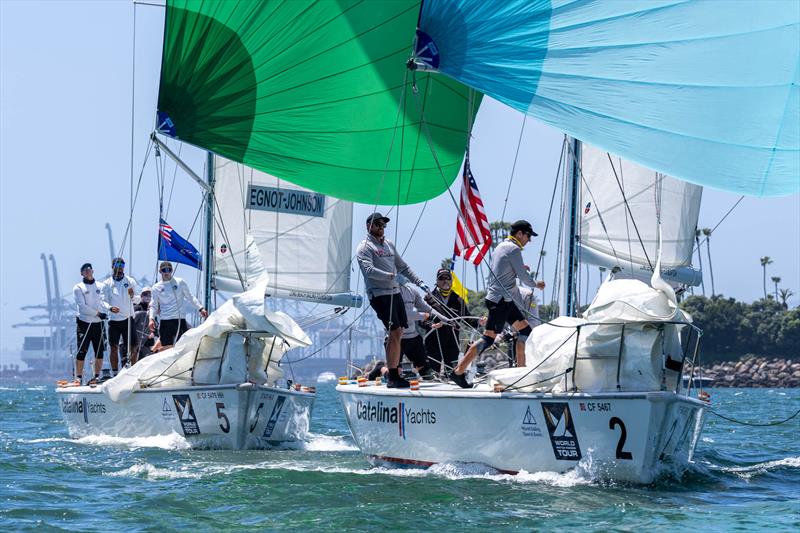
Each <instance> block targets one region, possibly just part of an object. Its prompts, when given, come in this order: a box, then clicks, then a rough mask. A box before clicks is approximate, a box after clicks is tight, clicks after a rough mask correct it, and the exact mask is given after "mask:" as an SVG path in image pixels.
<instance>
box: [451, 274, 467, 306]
mask: <svg viewBox="0 0 800 533" xmlns="http://www.w3.org/2000/svg"><path fill="white" fill-rule="evenodd" d="M450 274H451V275H452V276H453V285H452V286H451V287H450V290H451V291H453V292H454V293H456V294H458V295H459V296H461V298H462V299H463V300H464V302H465V303H469V298H468V297H467V288H466V287H464V286H463V285H462V284H461V280H460V279H458V277H457V276H456V273H455V272H453V271H452V270H451V271H450Z"/></svg>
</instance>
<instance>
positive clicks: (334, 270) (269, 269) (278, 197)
mask: <svg viewBox="0 0 800 533" xmlns="http://www.w3.org/2000/svg"><path fill="white" fill-rule="evenodd" d="M214 169H215V170H214V174H215V187H214V194H215V195H216V207H217V212H216V215H215V218H216V223H215V228H214V243H215V252H214V287H215V288H216V289H219V290H226V291H234V292H236V291H241V290H244V289H246V288H247V287H248V286H251V285H252V284H254V283H258V282H260V281H263V280H268V281H267V286H268V290H269V293H270V295H273V296H279V297H288V298H294V299H300V300H310V301H319V302H323V303H325V302H327V303H333V304H338V305H354V304H357V303H358V302H357V300H355V299H354V297H353V296H352V295H351V294H350V260H351V246H352V244H351V242H352V224H353V206H352V203H351V202H348V201H345V200H339V199H337V198H332V197H330V196H325V195H323V194H320V193H315V192H313V191H310V190H308V189H304V188H302V187H299V186H297V185H293V184H291V183H288V182H286V181H284V180H281V179H278V178H276V177H275V176H271V175H269V174H266V173H264V172H260V171H257V170H253V169H251V168H249V167H246V166H245V165H242V164H239V163H236V162H233V161H230V160H228V159H225V158H223V157H219V156H216V157H215V158H214ZM243 285H245V287H243Z"/></svg>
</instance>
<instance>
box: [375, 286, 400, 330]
mask: <svg viewBox="0 0 800 533" xmlns="http://www.w3.org/2000/svg"><path fill="white" fill-rule="evenodd" d="M369 305H371V306H372V308H373V309H374V310H375V314H377V315H378V318H380V320H381V322H383V327H385V328H386V329H389V330H392V329H398V328H407V327H408V317H407V316H406V306H405V304H404V303H403V296H402V295H401V294H400V293H399V292H398V293H397V294H386V295H383V296H373V297H372V298H370V300H369Z"/></svg>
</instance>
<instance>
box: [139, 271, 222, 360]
mask: <svg viewBox="0 0 800 533" xmlns="http://www.w3.org/2000/svg"><path fill="white" fill-rule="evenodd" d="M158 271H159V272H161V281H159V282H158V283H156V284H155V285H153V298H152V301H151V302H150V308H149V310H148V312H149V314H150V331H155V329H156V321H155V319H156V317H158V319H159V326H158V337H159V340H160V341H161V346H162V349H163V348H164V347H167V346H171V345H173V344H175V343H176V342H178V339H180V338H181V335H183V334H184V333H186V331H188V330H189V324H188V323H187V322H186V319H185V318H184V306H185V305H190V306H192V307H194V308H195V309H197V310H198V311H199V312H200V316H202V317H203V318H206V317H207V316H208V311H206V309H205V307H203V305H202V304H201V303H200V301H199V300H198V299H197V298H195V297H194V295H193V294H192V293H191V291H190V290H189V286H188V285H186V282H185V281H183V280H182V279H180V278H175V277H173V276H172V263H170V262H169V261H163V262H162V263H161V264H160V265H159V267H158Z"/></svg>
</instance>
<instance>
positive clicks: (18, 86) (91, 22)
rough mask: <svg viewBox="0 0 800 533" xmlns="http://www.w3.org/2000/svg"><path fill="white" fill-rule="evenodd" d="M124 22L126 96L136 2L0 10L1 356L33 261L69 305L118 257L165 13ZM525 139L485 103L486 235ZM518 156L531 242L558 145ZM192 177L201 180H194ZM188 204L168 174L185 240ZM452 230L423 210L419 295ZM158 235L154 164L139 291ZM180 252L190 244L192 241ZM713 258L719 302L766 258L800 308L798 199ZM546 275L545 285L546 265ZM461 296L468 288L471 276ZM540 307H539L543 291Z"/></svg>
mask: <svg viewBox="0 0 800 533" xmlns="http://www.w3.org/2000/svg"><path fill="white" fill-rule="evenodd" d="M135 10H136V50H135V56H136V73H135V86H134V83H133V82H132V75H133V71H132V57H133V41H134V39H133V35H134V33H133V20H134V16H133V15H134V6H133V5H132V3H130V2H128V1H116V2H100V1H93V2H75V1H71V2H63V1H53V2H36V1H28V0H26V1H16V0H2V1H0V54H1V55H0V227H2V230H1V231H0V350H2V351H3V352H7V351H17V350H18V349H19V347H20V346H21V343H22V337H23V336H24V335H26V334H27V335H38V334H43V333H44V331H43V329H41V328H34V329H31V328H19V329H12V327H11V326H12V324H15V323H19V322H25V321H27V320H28V319H29V318H30V317H31V316H32V315H34V314H38V312H37V311H35V310H32V311H21V310H20V309H19V308H20V307H21V306H23V305H28V304H37V303H42V302H43V301H44V300H45V287H44V280H43V271H42V263H41V261H40V259H39V256H40V254H41V253H46V254H53V255H54V256H55V257H56V260H57V263H58V272H59V282H60V289H61V293H62V294H66V293H68V292H70V291H71V288H72V286H73V285H74V284H75V283H76V282H77V281H79V278H80V275H79V272H78V270H79V267H80V265H81V263H83V262H85V261H91V262H93V263H95V265H96V267H98V268H96V270H97V271H98V273H101V272H102V273H106V272H107V271H108V268H107V267H108V263H109V260H110V258H109V247H108V238H107V234H106V230H105V227H104V226H105V224H106V222H109V223H110V224H111V226H112V228H113V230H114V238H115V245H116V246H117V247H120V245H121V244H122V238H123V234H124V232H125V228H126V225H127V221H128V214H129V205H130V190H131V130H132V124H133V172H134V174H135V179H137V180H138V176H139V173H140V171H141V170H142V163H143V161H144V158H145V148H146V146H147V141H148V134H149V132H150V131H151V130H152V127H153V118H154V114H155V102H156V96H157V89H158V87H157V85H158V72H159V68H160V55H161V39H162V36H161V32H162V28H163V8H160V7H151V6H147V5H139V6H137V7H136V8H135ZM132 102H133V107H132ZM132 111H133V113H132ZM132 118H133V120H132ZM521 125H522V116H521V115H520V114H519V113H517V112H515V111H513V110H511V109H509V108H506V107H504V106H502V105H501V104H499V103H497V102H494V101H491V100H488V99H487V100H486V101H485V102H484V104H483V106H482V108H481V111H480V112H479V114H478V117H477V119H476V124H475V129H474V138H473V144H472V168H473V173H474V175H475V177H476V179H477V182H478V185H479V187H480V189H481V194H482V196H483V200H484V203H485V205H486V210H487V212H488V214H489V218H490V220H494V219H498V218H500V214H501V212H502V211H503V206H504V199H505V198H506V189H507V187H508V183H509V178H510V175H511V167H512V163H513V160H514V153H515V151H516V149H517V143H518V139H519V136H520V135H519V134H520V127H521ZM174 146H175V147H176V150H177V149H178V148H177V145H174ZM521 146H522V147H521V150H520V154H519V160H518V162H517V168H516V172H515V176H514V180H513V184H512V187H511V191H510V199H509V201H508V205H507V210H506V216H505V219H506V220H513V219H516V218H527V219H529V220H530V221H531V222H532V223H533V225H534V228H536V229H537V230H543V229H544V225H545V221H546V218H547V209H548V206H549V203H550V195H551V191H552V187H553V179H554V177H555V173H556V165H557V162H558V155H559V150H560V146H561V133H559V132H557V131H555V130H553V129H551V128H549V127H546V126H544V125H542V124H539V123H537V122H536V121H535V120H534V119H528V121H527V124H526V126H525V135H524V137H523V140H522V145H521ZM183 155H184V156H186V157H187V158H188V159H189V161H190V162H193V163H195V164H196V165H197V164H199V165H202V154H200V153H199V152H198V151H197V150H194V149H191V148H183ZM196 168H197V169H198V171H199V170H201V166H197V167H196ZM165 169H166V174H167V180H168V182H167V183H168V184H171V182H172V176H173V173H174V166H173V165H172V164H166V165H165ZM456 187H457V186H456ZM455 194H456V196H457V195H458V190H457V188H456V189H455ZM199 198H200V193H199V188H198V187H197V185H196V184H194V182H192V181H191V180H190V179H189V178H188V177H186V176H185V175H183V174H182V173H181V172H178V173H177V177H176V179H175V185H174V192H173V196H172V201H171V203H170V210H169V217H168V220H169V222H170V223H171V224H172V225H173V226H174V227H175V229H176V230H178V231H179V232H181V233H186V232H188V228H189V227H190V226H191V224H192V221H193V220H194V219H195V216H196V215H197V212H198V209H199ZM737 199H738V196H735V195H732V194H729V193H724V192H719V191H713V190H708V189H707V190H705V191H704V193H703V207H702V210H701V215H700V227H713V226H714V225H716V224H717V222H719V220H720V218H721V217H722V216H723V215H724V214H725V212H726V211H727V210H728V209H729V208H730V207H731V206H732V205H733V204H734V203H735V202H736V200H737ZM421 208H422V206H421V205H417V206H409V207H403V208H402V209H401V210H400V213H399V224H398V225H397V226H396V227H397V235H398V238H397V241H398V244H399V246H400V247H401V249H402V247H403V246H405V244H406V242H407V240H408V236H409V235H410V232H411V229H412V228H413V226H414V224H415V223H416V221H417V219H418V216H419V214H420V210H421ZM371 209H372V206H356V208H355V212H354V220H355V222H356V224H355V229H356V231H355V235H354V240H355V241H358V240H360V239H361V228H362V224H361V221H362V220H363V219H364V218H365V217H366V215H367V214H368V213H369V212H370V211H371ZM397 221H398V216H397V215H396V214H395V215H394V216H393V221H392V222H393V224H392V225H390V228H389V230H388V235H389V236H390V238H392V239H394V236H395V231H396V230H395V225H394V223H395V222H397ZM455 221H456V214H455V208H454V206H453V205H452V202H451V200H450V198H449V196H448V195H442V196H440V197H439V198H436V199H434V200H432V201H431V202H429V203H428V205H427V207H426V208H425V214H424V217H423V219H422V222H421V224H420V228H419V230H418V232H417V234H416V235H415V237H414V240H413V246H411V247H410V248H409V250H408V251H407V253H406V254H405V256H406V259H407V261H408V262H409V263H410V264H411V265H412V266H413V267H414V268H415V270H416V271H417V272H418V273H419V274H420V275H422V276H423V278H425V279H426V280H428V281H429V282H432V279H433V273H434V271H435V268H436V267H437V266H438V263H439V261H440V259H441V258H443V257H445V256H448V255H450V254H451V253H452V247H453V236H454V232H455ZM157 225H158V196H157V185H156V171H155V166H154V164H153V161H152V159H151V160H150V162H149V163H148V166H147V167H146V168H145V169H144V172H143V173H142V181H141V190H140V194H139V200H138V203H137V206H136V210H135V215H134V224H133V231H132V235H133V254H132V255H131V254H130V253H129V248H128V246H127V245H126V246H125V249H124V256H125V257H126V258H128V259H129V267H130V268H129V270H132V273H133V274H134V275H136V276H137V277H139V276H144V275H146V276H148V277H150V278H151V279H152V278H153V273H154V270H155V252H156V249H155V248H156V231H157ZM555 235H556V232H552V233H551V235H549V236H548V246H547V249H548V256H547V261H548V263H552V261H553V258H554V256H555ZM184 236H185V235H184ZM539 239H541V237H540V238H539ZM191 240H192V241H193V242H195V243H196V244H198V245H199V243H200V239H199V237H198V235H197V232H195V234H193V235H192V236H191ZM539 242H541V240H539V241H538V242H534V244H533V245H532V246H529V247H528V248H527V249H526V252H525V255H526V260H527V262H528V263H529V264H531V265H535V264H536V258H537V254H538V249H539V246H538V245H539ZM711 248H712V249H711V251H712V258H713V264H714V275H715V282H716V289H717V292H719V293H722V294H724V295H726V296H733V297H735V298H737V299H742V300H746V301H751V300H753V299H755V298H758V297H759V296H760V295H761V294H762V293H763V289H762V283H761V275H762V270H761V267H760V265H759V257H761V256H764V255H769V256H771V257H772V258H773V260H774V264H772V265H770V267H769V270H768V276H773V275H777V276H780V277H781V278H782V280H783V281H782V282H781V284H780V286H781V287H788V288H790V289H791V290H793V291H794V292H795V293H798V294H800V196H799V195H794V196H791V197H785V198H777V199H759V198H745V199H744V200H743V201H742V203H741V204H740V205H739V206H738V207H737V209H736V210H734V212H733V213H732V214H731V216H730V217H729V218H728V219H727V220H726V221H725V222H724V223H723V224H722V225H721V226H720V227H719V229H718V230H717V231H716V232H715V233H714V235H713V237H712V240H711ZM704 261H705V256H704ZM181 275H183V276H184V277H186V278H187V279H188V280H189V281H190V283H191V284H193V283H194V282H195V281H194V274H192V273H191V272H190V271H189V269H186V268H184V269H183V271H182V272H181ZM545 276H546V279H547V281H548V284H550V283H552V281H551V280H552V272H550V271H549V270H548V264H545ZM597 278H598V273H597V269H596V268H592V270H591V278H590V279H591V283H592V287H591V288H592V289H593V288H594V286H596V284H597ZM706 279H707V280H708V277H706ZM467 281H468V282H469V284H470V285H474V274H472V275H470V276H468V278H467ZM768 283H770V286H771V282H769V280H768ZM548 289H549V288H548ZM707 290H709V291H710V284H709V283H708V282H707ZM547 294H548V299H549V290H548V292H547ZM798 302H800V296H797V295H796V296H794V297H793V298H792V299H791V300H790V303H791V304H792V305H797V304H798Z"/></svg>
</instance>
